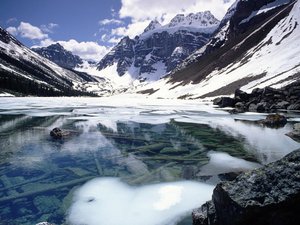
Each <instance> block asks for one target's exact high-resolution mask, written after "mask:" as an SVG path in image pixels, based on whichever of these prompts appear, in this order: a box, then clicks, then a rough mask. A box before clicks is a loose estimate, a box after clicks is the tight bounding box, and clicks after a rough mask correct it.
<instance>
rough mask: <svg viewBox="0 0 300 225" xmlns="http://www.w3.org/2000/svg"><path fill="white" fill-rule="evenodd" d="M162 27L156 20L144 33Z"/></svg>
mask: <svg viewBox="0 0 300 225" xmlns="http://www.w3.org/2000/svg"><path fill="white" fill-rule="evenodd" d="M161 26H162V25H161V24H160V23H159V22H158V21H157V20H156V19H155V20H152V21H151V22H150V23H149V25H148V26H147V27H146V28H145V30H144V33H146V32H148V31H150V30H155V29H157V28H159V27H161Z"/></svg>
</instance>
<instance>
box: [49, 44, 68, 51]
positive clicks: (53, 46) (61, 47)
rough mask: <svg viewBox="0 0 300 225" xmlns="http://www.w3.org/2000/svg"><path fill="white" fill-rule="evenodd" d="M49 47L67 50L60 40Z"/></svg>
mask: <svg viewBox="0 0 300 225" xmlns="http://www.w3.org/2000/svg"><path fill="white" fill-rule="evenodd" d="M47 48H48V49H57V50H64V51H66V49H65V48H64V47H63V46H62V45H61V44H59V43H58V42H57V43H54V44H52V45H49V46H48V47H47Z"/></svg>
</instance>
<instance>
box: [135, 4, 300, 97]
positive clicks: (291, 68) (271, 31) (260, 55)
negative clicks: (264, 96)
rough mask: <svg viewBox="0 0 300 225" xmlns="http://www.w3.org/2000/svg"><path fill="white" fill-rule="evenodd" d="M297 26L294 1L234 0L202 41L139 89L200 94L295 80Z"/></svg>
mask: <svg viewBox="0 0 300 225" xmlns="http://www.w3.org/2000/svg"><path fill="white" fill-rule="evenodd" d="M299 24H300V2H299V0H298V1H292V0H251V1H245V0H238V1H236V2H235V4H234V5H233V6H232V7H231V8H230V9H229V10H228V13H227V14H226V15H225V17H224V19H223V20H222V21H221V23H220V26H219V28H218V29H217V30H216V32H215V34H214V36H213V37H212V38H211V39H210V41H209V42H208V43H207V44H206V45H204V46H203V47H202V48H199V49H198V50H197V51H195V52H194V53H193V54H191V55H190V56H189V57H188V58H187V59H186V60H185V61H184V62H183V63H182V64H180V65H179V66H178V67H177V68H176V69H175V70H173V71H172V73H171V74H170V75H169V76H168V77H165V79H163V80H160V81H158V82H155V83H153V84H149V85H147V86H146V87H144V88H141V89H139V91H140V92H141V93H144V92H145V91H146V90H152V93H153V92H155V93H153V96H154V97H175V98H203V97H213V96H218V95H228V94H233V93H234V91H235V90H236V89H238V88H241V89H242V90H244V91H251V90H253V89H254V88H263V87H266V86H272V87H281V86H284V85H287V84H289V83H291V82H293V81H295V80H299V78H300V59H299V55H300V26H299Z"/></svg>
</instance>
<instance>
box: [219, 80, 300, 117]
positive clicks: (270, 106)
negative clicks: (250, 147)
mask: <svg viewBox="0 0 300 225" xmlns="http://www.w3.org/2000/svg"><path fill="white" fill-rule="evenodd" d="M299 99H300V82H299V81H296V82H294V83H292V84H290V85H288V86H286V87H283V88H281V89H274V88H271V87H266V88H264V89H258V88H257V89H253V91H252V93H250V94H248V93H246V92H243V91H241V90H236V91H235V95H234V98H232V99H231V102H235V103H236V104H235V106H230V107H235V109H236V111H237V112H239V111H241V110H240V109H241V108H243V110H244V111H250V112H276V111H277V110H300V100H299ZM229 101H230V100H229V99H228V97H226V102H229ZM214 104H215V105H218V106H220V107H228V105H227V106H223V102H222V101H220V99H219V98H217V99H215V100H214Z"/></svg>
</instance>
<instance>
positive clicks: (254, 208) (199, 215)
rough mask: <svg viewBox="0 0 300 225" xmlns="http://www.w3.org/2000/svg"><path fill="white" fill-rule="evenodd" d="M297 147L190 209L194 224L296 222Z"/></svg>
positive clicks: (299, 192) (299, 189) (299, 199)
mask: <svg viewBox="0 0 300 225" xmlns="http://www.w3.org/2000/svg"><path fill="white" fill-rule="evenodd" d="M299 211H300V149H299V150H296V151H294V152H292V153H290V154H289V155H287V156H285V157H284V158H283V159H281V160H279V161H277V162H274V163H271V164H268V165H266V166H264V167H262V168H259V169H256V170H253V171H251V172H246V173H243V174H242V175H240V176H238V177H237V178H236V179H235V180H233V181H227V182H221V183H219V184H218V185H217V186H216V188H215V189H214V192H213V196H212V201H210V202H208V203H206V204H204V205H203V206H202V207H201V208H199V209H197V210H194V212H193V214H192V215H193V225H208V224H209V225H295V224H298V223H299V221H300V214H299Z"/></svg>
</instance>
